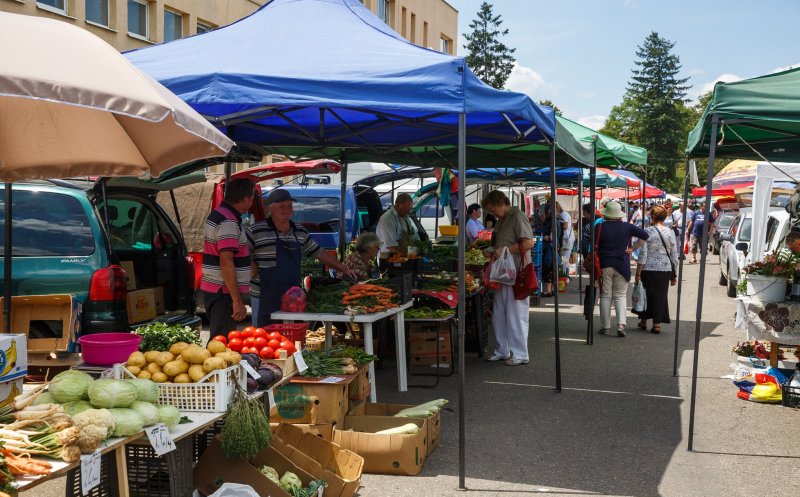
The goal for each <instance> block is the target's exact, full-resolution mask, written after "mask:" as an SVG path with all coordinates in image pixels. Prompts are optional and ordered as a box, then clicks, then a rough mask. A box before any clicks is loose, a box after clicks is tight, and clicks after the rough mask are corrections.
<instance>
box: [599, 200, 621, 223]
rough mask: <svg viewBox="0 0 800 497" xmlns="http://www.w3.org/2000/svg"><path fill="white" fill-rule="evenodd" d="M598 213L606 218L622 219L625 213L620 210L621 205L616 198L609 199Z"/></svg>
mask: <svg viewBox="0 0 800 497" xmlns="http://www.w3.org/2000/svg"><path fill="white" fill-rule="evenodd" d="M600 214H601V215H602V216H603V217H604V218H606V219H622V218H623V217H625V213H624V212H622V206H620V205H619V202H617V201H616V200H611V201H609V202H608V203H607V204H606V206H605V208H604V209H603V210H602V211H601V212H600Z"/></svg>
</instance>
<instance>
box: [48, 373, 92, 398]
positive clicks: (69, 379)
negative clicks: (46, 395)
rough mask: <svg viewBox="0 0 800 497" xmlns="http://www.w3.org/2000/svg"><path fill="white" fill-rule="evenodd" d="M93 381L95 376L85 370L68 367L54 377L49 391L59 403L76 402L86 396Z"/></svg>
mask: <svg viewBox="0 0 800 497" xmlns="http://www.w3.org/2000/svg"><path fill="white" fill-rule="evenodd" d="M92 383H94V378H92V377H91V376H89V375H88V374H86V373H84V372H83V371H77V370H75V369H68V370H66V371H62V372H60V373H58V374H57V375H55V377H53V379H52V380H51V381H50V386H49V387H48V391H49V392H50V393H51V394H52V395H53V398H54V399H55V400H56V402H58V403H59V404H63V403H65V402H75V401H76V400H81V399H85V398H86V392H87V390H88V389H89V386H90V385H91V384H92Z"/></svg>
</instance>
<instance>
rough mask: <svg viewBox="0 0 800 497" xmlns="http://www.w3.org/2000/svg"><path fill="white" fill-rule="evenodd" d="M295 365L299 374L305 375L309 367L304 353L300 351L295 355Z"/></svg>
mask: <svg viewBox="0 0 800 497" xmlns="http://www.w3.org/2000/svg"><path fill="white" fill-rule="evenodd" d="M293 355H294V363H295V364H296V365H297V372H298V373H300V374H303V373H304V372H305V370H306V369H308V366H307V365H306V360H305V359H303V353H302V352H300V351H299V350H298V351H297V352H295V353H294V354H293Z"/></svg>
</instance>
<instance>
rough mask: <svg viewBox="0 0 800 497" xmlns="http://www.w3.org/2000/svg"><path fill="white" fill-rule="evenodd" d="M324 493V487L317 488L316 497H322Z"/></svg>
mask: <svg viewBox="0 0 800 497" xmlns="http://www.w3.org/2000/svg"><path fill="white" fill-rule="evenodd" d="M324 491H325V487H319V488H318V489H317V496H318V497H322V493H323V492H324Z"/></svg>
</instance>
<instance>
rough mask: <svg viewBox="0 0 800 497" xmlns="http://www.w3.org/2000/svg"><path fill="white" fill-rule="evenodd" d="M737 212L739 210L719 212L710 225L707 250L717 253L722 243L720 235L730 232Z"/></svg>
mask: <svg viewBox="0 0 800 497" xmlns="http://www.w3.org/2000/svg"><path fill="white" fill-rule="evenodd" d="M738 214H739V211H723V212H722V213H720V215H719V216H718V217H717V220H716V221H715V222H714V224H713V225H712V228H711V233H709V237H708V250H709V252H711V253H713V254H719V247H720V245H722V239H721V238H720V237H721V236H722V235H727V234H728V233H729V232H730V229H731V225H732V224H733V220H734V219H736V216H737V215H738Z"/></svg>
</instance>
